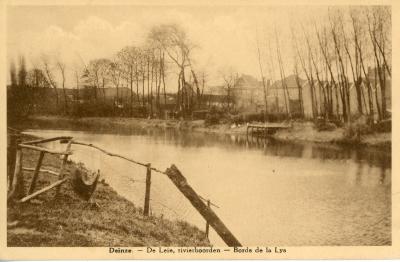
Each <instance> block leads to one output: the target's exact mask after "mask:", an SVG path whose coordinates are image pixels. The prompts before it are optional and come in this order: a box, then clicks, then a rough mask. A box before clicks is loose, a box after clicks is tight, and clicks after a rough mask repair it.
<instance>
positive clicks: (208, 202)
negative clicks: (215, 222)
mask: <svg viewBox="0 0 400 262" xmlns="http://www.w3.org/2000/svg"><path fill="white" fill-rule="evenodd" d="M210 204H211V202H210V199H209V200H207V206H208V207H209V208H210ZM209 231H210V223H208V221H207V222H206V237H207V238H208V233H209Z"/></svg>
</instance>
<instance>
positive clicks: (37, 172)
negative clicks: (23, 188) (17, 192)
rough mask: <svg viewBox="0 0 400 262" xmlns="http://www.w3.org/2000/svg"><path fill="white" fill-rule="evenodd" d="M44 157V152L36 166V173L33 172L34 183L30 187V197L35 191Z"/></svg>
mask: <svg viewBox="0 0 400 262" xmlns="http://www.w3.org/2000/svg"><path fill="white" fill-rule="evenodd" d="M43 157H44V152H43V151H41V152H40V155H39V159H38V162H37V164H36V168H35V171H34V172H33V177H32V182H31V186H30V187H29V191H28V195H30V194H32V193H33V190H35V186H36V180H37V178H38V176H39V172H40V167H41V166H42V162H43Z"/></svg>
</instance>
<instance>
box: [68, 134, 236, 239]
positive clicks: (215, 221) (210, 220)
mask: <svg viewBox="0 0 400 262" xmlns="http://www.w3.org/2000/svg"><path fill="white" fill-rule="evenodd" d="M70 143H71V144H76V145H82V146H88V147H91V148H95V149H97V150H99V151H100V152H103V153H104V154H106V155H109V156H113V157H118V158H122V159H125V160H127V161H129V162H131V163H134V164H137V165H141V166H143V167H146V193H145V201H144V208H143V214H144V215H146V216H147V215H149V209H150V185H151V171H152V170H153V171H156V172H158V173H161V174H164V175H167V176H168V178H169V179H170V180H171V181H172V182H173V183H174V185H175V186H176V187H177V188H178V190H179V191H181V193H182V194H183V195H184V196H185V197H186V198H187V199H188V200H189V201H190V203H191V204H192V205H193V207H194V208H195V209H196V210H197V211H198V212H199V213H200V214H201V215H202V216H203V217H204V219H205V220H206V222H207V224H208V225H211V226H212V227H213V228H214V230H215V231H216V232H217V234H218V235H219V236H220V237H221V238H222V240H223V241H224V242H225V243H226V244H227V245H228V246H241V244H240V242H239V241H238V240H237V239H236V238H235V236H234V235H233V234H232V232H231V231H230V230H229V229H228V228H227V227H226V226H225V225H224V223H223V222H222V221H221V219H220V218H219V217H218V216H217V215H216V214H215V213H214V211H213V210H212V209H211V207H210V206H211V205H213V206H215V207H217V208H219V207H218V206H217V205H215V204H213V203H212V202H211V201H210V200H207V199H205V198H203V197H201V196H200V195H198V194H197V193H196V192H195V191H194V190H193V188H192V187H191V186H190V185H189V184H188V183H187V181H186V178H185V177H184V176H183V175H182V173H181V172H180V171H179V170H178V168H176V166H175V165H172V166H171V168H168V169H167V170H166V171H165V172H164V171H161V170H159V169H157V168H154V167H152V166H151V164H145V163H142V162H139V161H136V160H133V159H131V158H128V157H126V156H123V155H119V154H114V153H111V152H108V151H107V150H105V149H103V148H101V147H99V146H96V145H94V144H88V143H84V142H79V141H75V140H70ZM205 202H207V205H206V204H205ZM206 233H207V235H208V232H206Z"/></svg>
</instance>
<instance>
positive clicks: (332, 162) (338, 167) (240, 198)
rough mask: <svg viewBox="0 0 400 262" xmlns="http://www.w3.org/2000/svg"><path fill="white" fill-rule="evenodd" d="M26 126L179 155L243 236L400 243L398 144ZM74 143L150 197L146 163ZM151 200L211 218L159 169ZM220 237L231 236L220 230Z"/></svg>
mask: <svg viewBox="0 0 400 262" xmlns="http://www.w3.org/2000/svg"><path fill="white" fill-rule="evenodd" d="M25 133H28V134H32V135H36V136H40V137H54V136H60V135H67V136H73V137H74V139H75V140H79V141H83V142H87V143H93V144H95V145H98V146H101V147H104V148H105V149H106V150H108V151H111V152H115V153H118V154H122V155H126V156H128V157H130V158H133V159H135V160H138V161H141V162H144V163H151V164H152V166H154V167H156V168H159V169H161V170H165V169H166V168H167V167H169V166H170V165H171V164H175V165H176V166H177V167H178V168H179V169H180V170H181V172H182V173H183V174H184V176H185V177H186V178H187V180H188V183H189V184H190V185H191V186H192V187H193V188H194V189H195V190H196V191H197V193H198V194H199V195H201V196H202V197H204V198H205V199H210V200H211V201H212V202H213V203H215V205H217V206H218V207H216V206H212V208H213V209H214V210H215V212H216V213H217V214H218V216H219V217H220V218H221V219H222V221H223V222H224V223H225V225H226V226H227V227H228V228H229V229H230V230H231V231H232V232H233V234H234V235H235V236H236V238H238V239H239V241H240V242H241V243H242V244H243V245H247V246H256V245H264V246H266V245H283V246H302V245H390V244H391V154H390V152H385V151H377V150H369V149H365V148H357V149H352V148H339V147H336V146H320V145H319V146H318V145H313V144H292V143H282V142H276V141H270V140H254V139H253V140H251V141H247V140H246V139H245V138H242V137H235V136H221V135H218V136H215V135H205V134H198V133H194V134H187V133H180V132H177V131H172V130H170V131H168V130H167V131H162V130H151V131H145V130H130V131H129V132H124V133H118V132H117V131H111V132H110V131H107V132H105V131H96V132H93V131H87V130H85V131H82V130H54V129H30V130H28V131H27V132H25ZM49 146H50V147H60V146H62V145H59V144H52V145H49ZM73 150H74V155H73V156H72V158H73V160H74V161H81V162H83V163H84V164H85V165H86V166H87V167H89V168H91V169H93V170H97V169H99V170H100V172H101V175H102V177H103V178H104V179H105V180H106V181H107V182H108V183H109V184H110V185H111V186H112V187H113V188H114V189H115V190H116V191H117V192H118V193H119V194H121V195H122V196H124V197H126V198H127V199H129V200H132V201H133V202H134V203H135V204H136V205H137V206H138V207H141V206H143V198H144V185H145V184H144V180H145V173H146V170H145V169H144V168H143V167H140V166H136V165H134V164H131V163H128V162H126V161H124V160H120V159H116V158H113V157H109V156H105V155H104V154H102V153H100V152H98V151H96V150H95V149H90V148H85V147H82V146H78V145H73ZM151 210H152V212H153V214H155V215H157V216H161V215H162V216H164V217H166V218H169V219H181V220H185V221H188V222H190V223H192V224H195V225H197V226H198V227H199V228H201V229H204V228H205V222H204V219H203V218H202V217H201V216H200V215H199V214H198V213H197V211H196V210H195V209H194V208H193V207H192V206H191V205H190V203H189V202H188V201H187V200H186V199H185V198H184V197H183V196H182V194H180V193H179V191H178V190H177V188H176V187H175V186H174V185H173V184H172V182H171V181H169V180H168V178H167V177H166V176H165V175H162V174H158V173H154V172H153V174H152V185H151ZM128 215H129V214H128ZM210 241H211V242H212V243H213V244H214V245H222V244H223V242H222V240H221V239H220V238H219V237H218V236H217V234H216V233H215V232H213V231H212V230H211V232H210Z"/></svg>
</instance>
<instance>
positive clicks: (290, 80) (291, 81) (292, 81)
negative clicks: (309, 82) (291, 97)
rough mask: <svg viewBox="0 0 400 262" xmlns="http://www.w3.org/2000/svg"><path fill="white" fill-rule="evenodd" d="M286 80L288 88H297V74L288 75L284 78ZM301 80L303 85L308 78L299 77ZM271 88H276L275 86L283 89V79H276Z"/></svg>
mask: <svg viewBox="0 0 400 262" xmlns="http://www.w3.org/2000/svg"><path fill="white" fill-rule="evenodd" d="M284 81H285V83H286V86H287V87H288V88H297V81H296V75H290V76H288V77H286V78H285V79H284ZM299 82H300V85H303V84H304V82H306V80H303V79H301V78H300V77H299ZM271 88H272V89H274V88H275V89H281V88H282V80H278V81H275V82H274V83H273V84H272V85H271Z"/></svg>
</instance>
